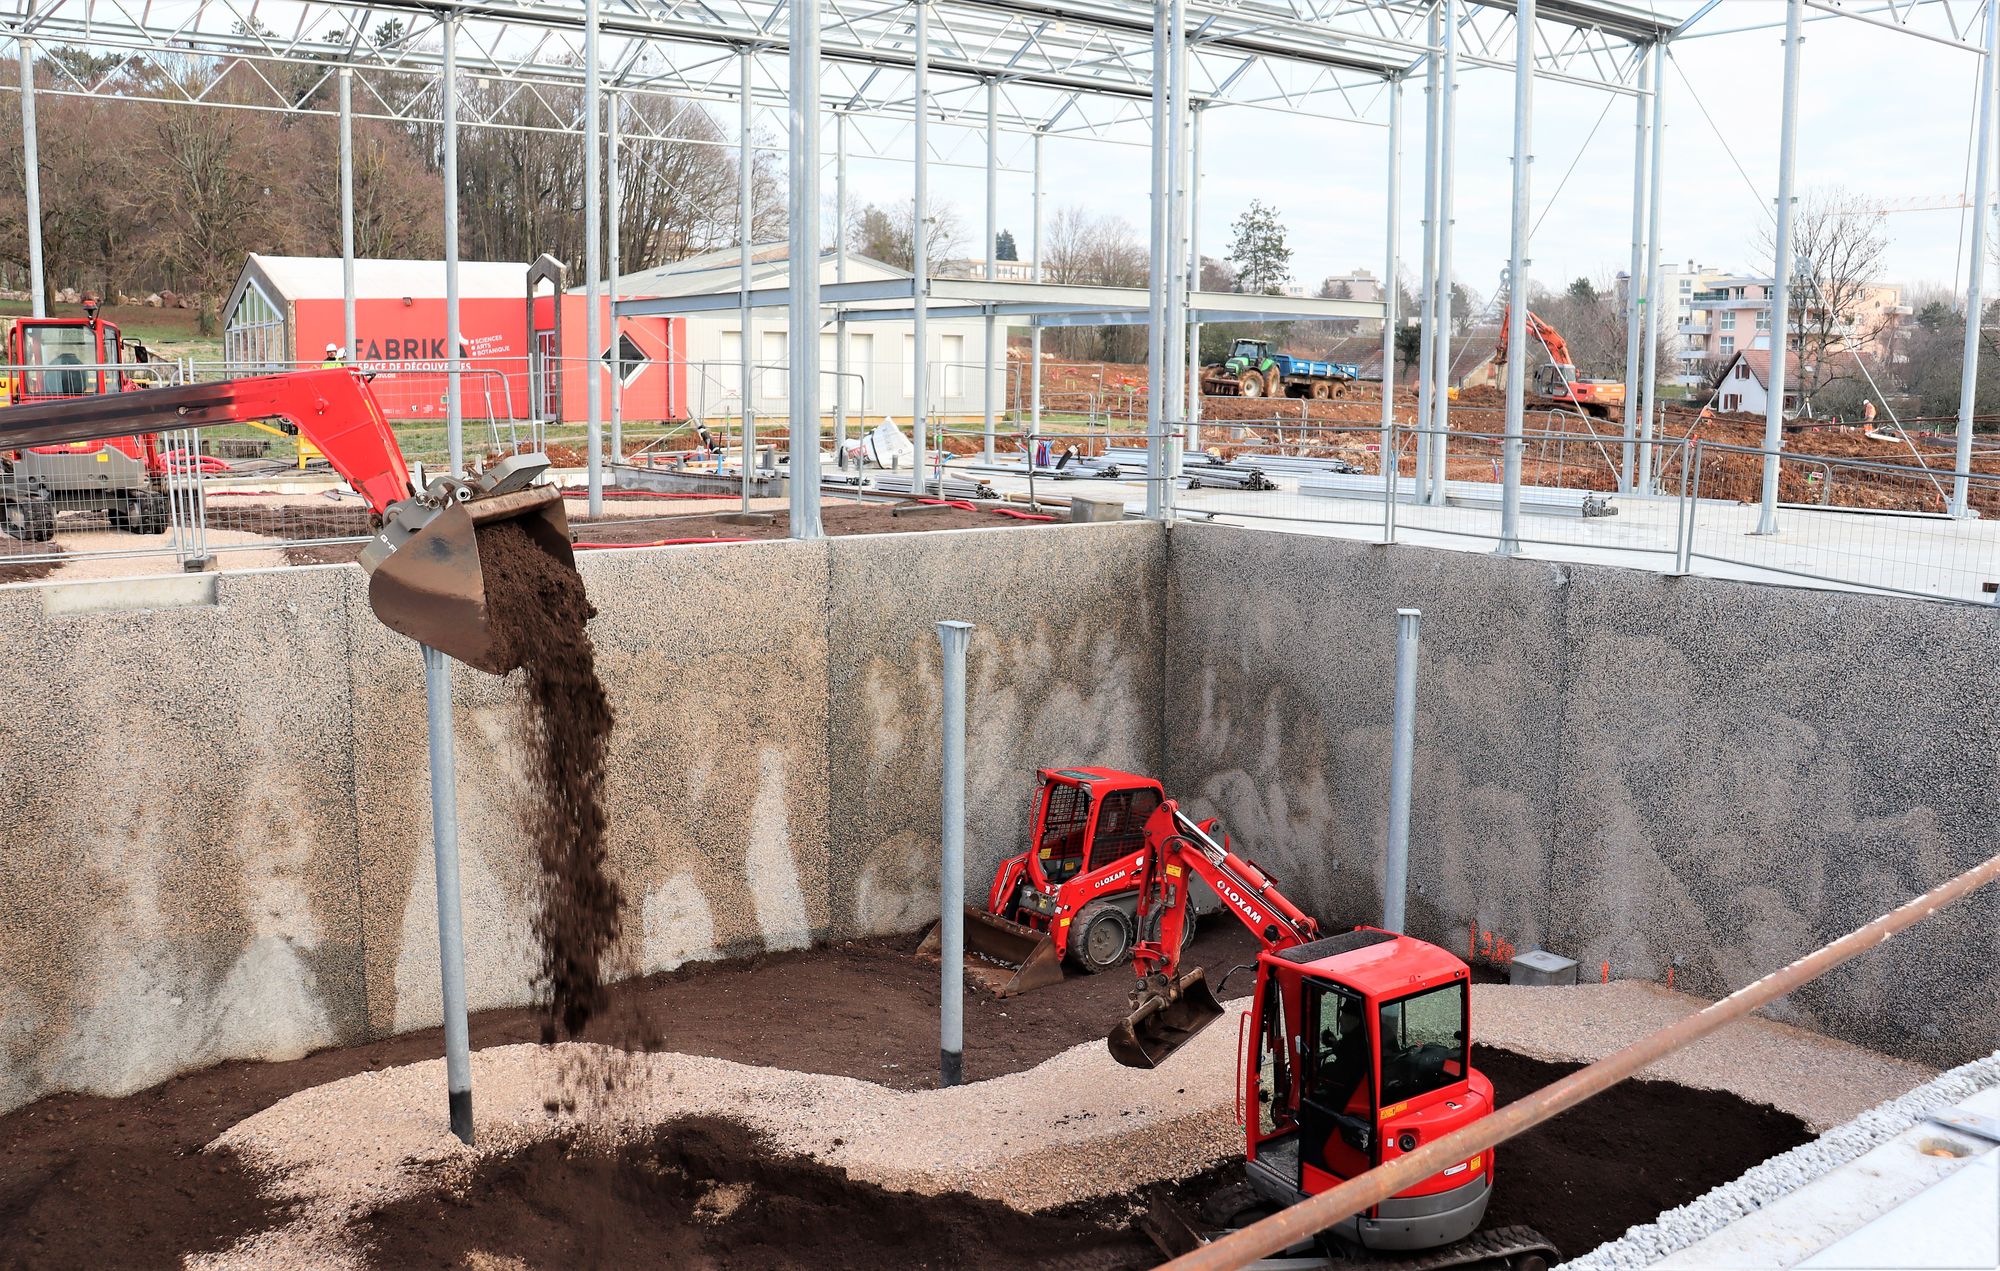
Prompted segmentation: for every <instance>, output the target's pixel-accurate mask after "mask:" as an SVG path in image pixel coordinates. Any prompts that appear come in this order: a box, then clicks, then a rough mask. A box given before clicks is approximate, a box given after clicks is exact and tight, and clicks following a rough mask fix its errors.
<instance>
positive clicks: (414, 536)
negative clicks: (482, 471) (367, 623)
mask: <svg viewBox="0 0 2000 1271" xmlns="http://www.w3.org/2000/svg"><path fill="white" fill-rule="evenodd" d="M522 458H523V459H526V460H530V461H531V462H528V463H522V464H514V463H513V461H509V464H507V465H502V466H501V468H499V469H495V470H493V471H492V472H490V473H489V474H488V478H482V483H483V485H484V487H485V488H484V489H483V490H482V489H479V488H476V487H475V488H474V491H473V493H471V495H470V497H468V498H465V499H463V500H454V501H450V502H447V503H446V504H445V506H444V507H443V508H442V509H439V510H433V509H431V508H428V507H424V506H421V505H414V501H413V504H406V505H399V508H398V510H397V513H396V515H395V516H393V517H392V519H391V521H390V522H389V524H387V525H385V526H384V527H383V529H382V532H381V533H380V534H378V535H377V536H376V538H375V541H374V542H372V543H370V544H369V545H368V546H367V547H366V548H364V549H363V551H362V553H361V564H362V566H363V567H364V568H366V569H367V570H368V571H369V578H368V603H369V605H370V606H371V607H372V608H373V609H374V610H375V616H376V617H377V618H380V619H381V620H382V622H383V624H384V625H385V626H387V627H389V628H390V629H391V630H393V631H399V632H401V633H402V634H404V635H406V636H408V637H410V638H411V639H412V640H415V641H417V642H418V643H419V644H427V645H429V646H430V647H432V648H433V649H437V650H438V651H440V652H442V653H445V654H448V655H449V656H451V657H453V658H456V659H457V660H459V661H460V662H463V663H465V664H466V665H468V666H472V667H477V668H478V669H479V670H482V671H485V672H488V673H489V674H492V675H505V674H506V673H507V672H509V671H511V670H513V669H514V667H513V665H512V664H511V662H509V660H508V658H507V654H506V652H505V650H504V649H503V648H502V647H501V642H499V641H497V640H496V639H495V638H494V632H493V627H492V613H491V611H490V610H489V608H488V592H487V580H486V574H485V570H484V569H483V568H482V567H481V565H480V560H479V538H480V535H481V534H482V533H483V532H484V531H485V529H486V528H487V527H488V526H492V525H496V524H499V523H501V522H503V521H507V522H513V523H515V524H518V525H520V526H521V527H522V528H523V529H525V530H526V531H527V532H528V536H529V537H530V538H531V539H533V540H534V541H535V543H536V545H537V546H539V547H540V548H541V549H542V550H543V551H545V552H547V553H548V554H549V555H551V556H553V557H555V558H556V559H557V560H559V561H561V562H562V564H563V566H564V567H565V568H568V569H574V568H575V567H576V557H575V554H574V551H573V549H572V548H571V546H570V537H569V521H568V518H567V516H566V515H565V514H564V512H563V504H562V497H561V496H560V495H559V494H558V493H557V492H556V491H555V490H553V489H550V488H548V487H546V486H529V485H528V484H527V483H528V481H530V480H532V479H533V477H534V476H535V475H537V474H538V473H539V472H540V471H541V470H542V469H543V468H545V467H547V463H548V461H547V460H545V459H542V458H541V456H539V455H535V456H522Z"/></svg>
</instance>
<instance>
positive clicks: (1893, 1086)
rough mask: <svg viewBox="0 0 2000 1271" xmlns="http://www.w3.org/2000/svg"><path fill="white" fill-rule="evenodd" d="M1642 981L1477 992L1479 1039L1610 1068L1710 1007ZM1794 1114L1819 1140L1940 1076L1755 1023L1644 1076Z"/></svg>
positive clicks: (1737, 1026)
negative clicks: (1606, 1062) (1820, 1134)
mask: <svg viewBox="0 0 2000 1271" xmlns="http://www.w3.org/2000/svg"><path fill="white" fill-rule="evenodd" d="M1707 1005H1708V1003H1707V1002H1706V1001H1704V1000H1702V999H1701V998H1698V997H1689V996H1688V995H1687V994H1685V993H1671V992H1668V991H1667V990H1666V989H1663V988H1661V987H1659V986H1658V985H1656V984H1649V983H1646V982H1645V981H1642V980H1614V981H1612V982H1611V983H1610V984H1583V985H1577V986H1575V987H1565V988H1529V987H1526V986H1516V985H1511V984H1475V985H1473V986H1472V1035H1473V1036H1474V1037H1475V1038H1476V1039H1477V1040H1479V1041H1482V1042H1485V1043H1486V1044H1487V1045H1489V1046H1505V1047H1506V1048H1507V1049H1508V1050H1512V1051H1517V1052H1519V1053H1520V1054H1523V1055H1530V1056H1533V1057H1534V1058H1536V1059H1549V1060H1555V1061H1558V1062H1575V1061H1589V1060H1595V1059H1602V1058H1603V1057H1604V1056H1606V1055H1608V1054H1611V1053H1612V1052H1613V1051H1615V1050H1618V1049H1620V1048H1621V1047H1624V1046H1627V1045H1629V1044H1631V1043H1632V1042H1635V1041H1637V1040H1639V1039H1640V1038H1641V1037H1644V1036H1646V1035H1647V1034H1648V1033H1652V1032H1655V1031H1657V1030H1659V1029H1662V1028H1665V1027H1666V1026H1667V1025H1669V1024H1671V1023H1673V1022H1674V1021H1675V1020H1677V1019H1680V1018H1682V1017H1683V1016H1687V1015H1692V1014H1694V1013H1695V1012H1696V1011H1698V1010H1700V1009H1702V1008H1703V1007H1704V1006H1707ZM1645 1075H1646V1076H1648V1077H1652V1078H1655V1079H1658V1080H1666V1081H1677V1082H1679V1083H1680V1084H1682V1085H1684V1086H1694V1087H1697V1088H1699V1089H1704V1090H1727V1091H1729V1092H1731V1093H1732V1094H1737V1095H1740V1096H1742V1097H1743V1098H1745V1099H1748V1100H1750V1101H1752V1102H1753V1103H1762V1104H1768V1105H1769V1106H1771V1107H1773V1108H1776V1109H1778V1110H1779V1111H1781V1112H1789V1113H1791V1114H1792V1115H1793V1116H1795V1117H1797V1118H1798V1119H1799V1120H1801V1121H1804V1122H1805V1123H1806V1124H1807V1125H1808V1126H1810V1127H1812V1128H1813V1129H1814V1130H1826V1129H1830V1128H1831V1127H1833V1126H1836V1125H1839V1124H1840V1123H1841V1122H1843V1121H1847V1120H1850V1119H1852V1118H1854V1117H1857V1116H1859V1115H1861V1114H1862V1113H1863V1112H1865V1111H1867V1110H1868V1109H1869V1108H1872V1107H1874V1106H1875V1105H1876V1104H1878V1103H1880V1102H1882V1101H1883V1100H1884V1099H1890V1098H1894V1097H1895V1096H1897V1095H1900V1094H1902V1093H1904V1092H1905V1091H1907V1090H1909V1089H1911V1088H1912V1087H1915V1086H1918V1085H1921V1084H1922V1083H1924V1082H1926V1081H1929V1080H1930V1079H1931V1078H1932V1077H1934V1076H1936V1075H1937V1071H1936V1069H1933V1068H1926V1067H1924V1066H1923V1065H1921V1064H1912V1063H1906V1062H1904V1061H1903V1060H1900V1059H1891V1058H1890V1057H1889V1056H1887V1055H1884V1054H1881V1053H1880V1052H1878V1051H1873V1050H1868V1049H1866V1048H1864V1047H1861V1046H1855V1045H1851V1044H1849V1043H1847V1042H1842V1041H1835V1040H1833V1039H1832V1038H1830V1037H1822V1036H1821V1035H1819V1034H1818V1033H1810V1032H1807V1031H1806V1030H1804V1029H1802V1028H1793V1027H1791V1026H1790V1025H1787V1024H1779V1023H1775V1022H1773V1021H1771V1020H1768V1019H1759V1018H1757V1017H1755V1016H1752V1017H1751V1018H1749V1019H1746V1020H1741V1021H1739V1022H1737V1023H1734V1024H1731V1025H1730V1026H1729V1027H1728V1028H1725V1029H1723V1030H1722V1031H1721V1032H1719V1033H1716V1034H1715V1035H1714V1036H1712V1037H1708V1038H1706V1039H1704V1040H1702V1041H1700V1042H1697V1043H1696V1044H1694V1045H1693V1046H1690V1047H1688V1048H1687V1049H1685V1050H1682V1051H1678V1052H1676V1053H1675V1054H1672V1055H1669V1056H1668V1057H1667V1058H1665V1059H1663V1060H1661V1061H1660V1062H1659V1063H1657V1064H1654V1065H1653V1066H1652V1067H1650V1068H1648V1069H1646V1070H1645Z"/></svg>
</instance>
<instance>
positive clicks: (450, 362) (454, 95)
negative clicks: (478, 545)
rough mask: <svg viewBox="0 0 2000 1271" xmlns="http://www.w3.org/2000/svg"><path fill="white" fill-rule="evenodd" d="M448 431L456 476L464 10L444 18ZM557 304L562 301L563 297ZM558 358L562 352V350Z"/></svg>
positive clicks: (461, 439) (460, 416) (459, 460)
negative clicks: (460, 25)
mask: <svg viewBox="0 0 2000 1271" xmlns="http://www.w3.org/2000/svg"><path fill="white" fill-rule="evenodd" d="M442 113H443V115H444V355H445V377H444V430H445V441H446V446H447V448H448V450H449V453H450V457H451V474H452V475H453V476H455V477H461V476H464V475H465V397H464V391H463V389H462V387H461V385H460V382H459V372H460V370H461V369H462V368H461V367H460V365H459V346H460V344H461V343H462V342H463V338H462V337H461V336H460V334H459V313H458V14H456V13H448V14H446V15H445V19H444V110H443V112H442ZM555 303H556V304H558V305H560V304H562V297H561V296H557V297H556V299H555ZM556 355H557V357H558V358H560V357H561V355H562V350H561V349H558V350H556Z"/></svg>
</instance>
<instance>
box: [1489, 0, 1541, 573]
mask: <svg viewBox="0 0 2000 1271" xmlns="http://www.w3.org/2000/svg"><path fill="white" fill-rule="evenodd" d="M1514 24H1515V32H1514V201H1513V214H1514V217H1513V221H1514V227H1513V233H1512V235H1511V239H1512V249H1511V250H1510V252H1509V253H1508V265H1507V299H1508V305H1507V347H1508V349H1510V350H1511V351H1512V352H1513V356H1512V357H1511V358H1509V359H1507V437H1506V440H1505V441H1503V442H1501V443H1500V468H1501V477H1500V545H1499V546H1498V547H1496V548H1495V549H1494V550H1495V552H1497V553H1498V554H1499V555H1501V556H1515V555H1518V554H1519V553H1520V551H1521V537H1520V535H1521V424H1522V416H1523V415H1524V414H1525V413H1526V409H1527V389H1528V361H1529V358H1528V250H1529V244H1528V236H1529V234H1530V233H1531V232H1532V231H1531V230H1530V228H1529V224H1528V197H1529V180H1528V165H1529V164H1531V163H1533V162H1534V161H1535V159H1534V156H1533V155H1531V154H1530V153H1528V147H1529V146H1531V145H1533V144H1534V129H1535V0H1515V5H1514Z"/></svg>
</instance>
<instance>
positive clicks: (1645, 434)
mask: <svg viewBox="0 0 2000 1271" xmlns="http://www.w3.org/2000/svg"><path fill="white" fill-rule="evenodd" d="M1666 49H1667V46H1666V45H1664V44H1660V43H1655V44H1654V45H1653V161H1652V164H1651V165H1650V168H1649V172H1650V175H1649V177H1648V179H1649V180H1650V181H1651V182H1652V185H1653V189H1652V193H1651V194H1649V195H1648V196H1647V198H1646V218H1647V229H1646V256H1647V263H1646V349H1645V353H1644V359H1645V369H1644V371H1643V373H1642V374H1641V375H1640V377H1639V397H1640V402H1639V475H1638V479H1637V482H1638V489H1639V491H1640V493H1642V494H1652V493H1653V492H1654V491H1653V430H1654V425H1655V422H1656V416H1657V415H1658V410H1657V409H1656V407H1655V405H1654V401H1653V398H1654V395H1655V394H1656V393H1657V392H1658V391H1659V383H1660V364H1659V363H1660V310H1661V309H1662V307H1663V306H1662V305H1661V303H1660V299H1659V297H1660V288H1661V286H1662V285H1663V282H1664V280H1663V279H1662V277H1661V275H1660V204H1661V203H1662V202H1663V199H1664V196H1663V195H1662V194H1661V192H1660V173H1661V171H1662V170H1663V169H1664V168H1665V166H1666V149H1665V147H1664V146H1663V145H1662V142H1663V141H1664V140H1665V139H1666V135H1667V116H1666V102H1667V99H1666V96H1665V94H1666V89H1667V63H1666Z"/></svg>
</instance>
